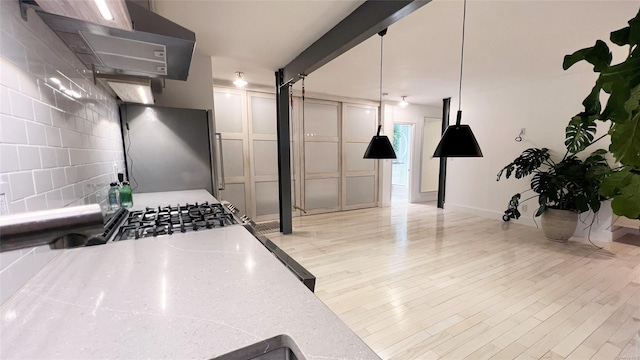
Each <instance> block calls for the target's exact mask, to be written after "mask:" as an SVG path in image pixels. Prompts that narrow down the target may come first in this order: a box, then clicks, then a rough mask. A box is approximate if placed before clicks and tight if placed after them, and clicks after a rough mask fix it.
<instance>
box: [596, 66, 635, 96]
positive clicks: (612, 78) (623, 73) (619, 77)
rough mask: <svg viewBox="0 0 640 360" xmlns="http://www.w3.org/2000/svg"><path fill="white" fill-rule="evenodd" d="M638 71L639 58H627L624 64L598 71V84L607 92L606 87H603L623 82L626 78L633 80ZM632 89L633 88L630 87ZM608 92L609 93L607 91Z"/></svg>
mask: <svg viewBox="0 0 640 360" xmlns="http://www.w3.org/2000/svg"><path fill="white" fill-rule="evenodd" d="M639 70H640V58H636V57H629V58H627V60H625V61H624V62H621V63H620V64H616V65H613V66H610V67H607V68H604V69H602V71H600V77H599V78H598V82H599V83H600V85H601V86H602V87H603V89H605V91H607V90H608V86H605V85H607V84H610V83H614V82H617V81H625V80H627V79H628V78H632V77H633V78H635V77H636V76H638V71H639ZM631 87H633V86H631ZM607 92H610V91H607Z"/></svg>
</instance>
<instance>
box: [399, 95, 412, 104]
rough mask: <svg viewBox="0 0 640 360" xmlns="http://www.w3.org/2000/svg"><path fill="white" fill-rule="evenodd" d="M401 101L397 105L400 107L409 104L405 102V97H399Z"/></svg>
mask: <svg viewBox="0 0 640 360" xmlns="http://www.w3.org/2000/svg"><path fill="white" fill-rule="evenodd" d="M401 98H402V101H400V103H399V104H398V105H400V106H402V107H406V106H407V105H409V103H408V102H407V97H406V96H401Z"/></svg>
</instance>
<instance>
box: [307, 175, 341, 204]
mask: <svg viewBox="0 0 640 360" xmlns="http://www.w3.org/2000/svg"><path fill="white" fill-rule="evenodd" d="M304 193H305V195H304V201H305V208H306V209H307V210H313V209H322V208H332V207H336V206H338V205H339V196H338V179H337V178H333V179H312V180H306V181H305V184H304Z"/></svg>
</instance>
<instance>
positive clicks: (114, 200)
mask: <svg viewBox="0 0 640 360" xmlns="http://www.w3.org/2000/svg"><path fill="white" fill-rule="evenodd" d="M109 185H110V186H111V187H110V188H109V193H108V195H107V202H108V203H109V211H116V210H118V209H119V208H120V187H119V186H118V183H117V182H112V183H111V184H109Z"/></svg>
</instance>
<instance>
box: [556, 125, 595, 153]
mask: <svg viewBox="0 0 640 360" xmlns="http://www.w3.org/2000/svg"><path fill="white" fill-rule="evenodd" d="M596 130H598V129H597V126H596V124H595V122H592V123H590V124H588V123H583V122H580V123H578V124H576V123H574V122H573V121H572V122H570V123H569V125H567V128H566V130H565V132H566V139H565V141H564V144H565V146H566V147H567V150H568V151H569V152H570V153H573V154H575V153H578V152H580V151H582V150H584V149H586V148H587V146H589V145H591V144H592V143H593V138H594V136H595V134H596Z"/></svg>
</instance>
